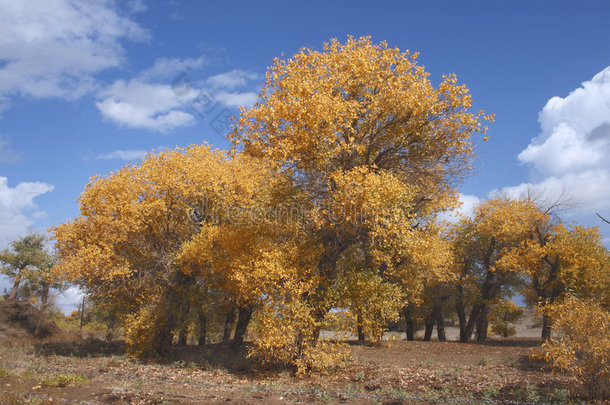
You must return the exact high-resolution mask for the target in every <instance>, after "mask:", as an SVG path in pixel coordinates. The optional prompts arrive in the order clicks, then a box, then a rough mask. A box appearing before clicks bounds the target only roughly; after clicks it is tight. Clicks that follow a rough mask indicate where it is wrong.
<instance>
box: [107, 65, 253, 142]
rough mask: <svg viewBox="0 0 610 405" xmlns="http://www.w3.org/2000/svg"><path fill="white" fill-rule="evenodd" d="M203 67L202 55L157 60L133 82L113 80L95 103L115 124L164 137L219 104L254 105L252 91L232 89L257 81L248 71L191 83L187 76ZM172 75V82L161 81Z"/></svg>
mask: <svg viewBox="0 0 610 405" xmlns="http://www.w3.org/2000/svg"><path fill="white" fill-rule="evenodd" d="M203 63H204V58H203V57H200V58H197V59H168V58H160V59H157V60H156V61H155V63H154V64H153V66H152V67H151V68H149V69H147V70H145V71H143V72H142V73H141V74H140V75H139V76H137V77H136V78H134V79H131V80H130V81H128V82H126V81H124V80H117V81H116V82H114V84H113V85H112V86H109V87H107V88H106V89H104V90H101V91H99V92H98V98H99V101H98V102H97V103H96V105H97V107H98V109H99V110H100V112H101V113H102V114H103V116H104V117H105V118H107V119H109V120H111V121H113V122H115V123H117V124H119V125H125V126H127V127H130V128H144V129H149V130H153V131H158V132H161V133H167V132H170V131H171V130H173V129H176V128H178V127H183V126H189V125H193V124H195V117H194V114H195V113H197V114H198V115H200V116H202V117H204V118H205V115H206V114H207V113H209V112H211V110H213V109H218V107H217V105H218V104H222V105H224V106H225V107H229V108H235V107H241V106H251V105H253V104H254V103H255V102H256V101H257V99H258V95H257V94H256V93H254V92H251V91H247V90H245V91H241V92H240V91H234V89H236V88H240V87H247V86H249V85H250V81H251V80H253V79H254V78H256V77H257V76H256V75H254V74H252V73H248V72H243V71H240V70H232V71H230V72H227V73H223V74H219V75H215V76H211V77H209V78H208V79H206V80H203V81H198V82H195V81H194V80H193V81H191V79H190V78H189V75H190V72H191V71H193V70H194V69H196V68H199V67H201V66H202V65H203ZM187 68H189V69H187ZM176 73H178V75H177V76H176V77H175V78H174V79H173V80H172V81H171V82H169V81H167V82H165V83H159V80H160V79H163V78H167V77H171V76H172V75H173V74H176Z"/></svg>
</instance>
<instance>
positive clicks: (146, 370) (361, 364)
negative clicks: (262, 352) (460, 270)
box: [0, 315, 582, 404]
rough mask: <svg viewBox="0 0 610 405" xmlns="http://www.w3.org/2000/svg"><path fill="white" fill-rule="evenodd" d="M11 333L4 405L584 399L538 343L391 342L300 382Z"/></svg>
mask: <svg viewBox="0 0 610 405" xmlns="http://www.w3.org/2000/svg"><path fill="white" fill-rule="evenodd" d="M0 316H2V315H0ZM5 319H6V317H5ZM12 329H15V327H11V326H10V325H8V324H7V323H4V324H3V325H1V326H0V404H23V403H32V404H46V403H89V404H169V403H171V404H201V403H210V404H218V403H236V404H280V403H282V404H283V403H295V404H296V403H307V404H309V403H350V404H351V403H355V404H368V403H383V404H411V403H437V402H452V401H453V402H457V401H460V402H466V403H469V402H470V403H474V400H488V401H517V402H521V403H526V402H527V403H542V402H545V403H550V402H554V403H567V401H568V400H572V401H574V400H580V399H582V392H581V389H580V387H579V385H578V384H577V383H576V381H575V380H574V379H573V378H571V377H569V376H567V375H562V374H557V375H554V374H552V373H551V372H549V371H548V370H544V369H543V368H542V366H543V365H542V364H540V363H538V362H535V361H532V360H530V358H529V355H530V353H531V351H532V350H533V349H535V348H536V347H538V346H539V344H540V341H539V340H538V339H535V338H522V337H517V338H505V339H502V338H495V339H492V340H489V341H487V342H485V343H469V344H462V343H457V342H437V341H432V342H423V341H413V342H407V341H404V340H387V341H385V342H383V344H382V346H381V347H370V346H366V345H358V344H356V343H355V342H351V343H349V344H350V348H351V357H352V362H351V363H350V364H349V365H348V366H347V367H345V368H344V369H341V370H336V371H334V372H329V373H325V374H322V375H313V376H310V377H301V378H297V377H295V376H293V375H292V374H291V372H290V371H289V370H282V369H261V368H260V367H257V366H256V364H255V363H254V362H253V361H252V360H251V359H249V358H248V357H247V353H248V346H247V345H246V346H240V347H228V346H222V345H208V346H205V347H198V346H186V347H181V346H176V347H175V349H174V351H173V353H172V358H171V360H167V361H164V362H160V361H136V360H133V359H130V358H128V357H127V356H126V355H124V353H123V345H122V344H121V343H113V344H106V343H104V342H103V341H100V340H95V339H80V340H79V339H47V340H45V341H42V340H40V339H39V340H31V339H29V340H28V339H23V338H19V336H18V335H19V334H17V335H15V333H14V332H15V331H14V330H13V331H12V332H11V330H12ZM17 329H19V328H17ZM19 330H21V332H19V333H22V332H23V328H21V329H19ZM389 336H390V339H393V338H395V337H396V336H395V335H394V336H393V335H392V334H390V335H389ZM62 375H63V377H65V378H68V381H70V379H73V380H74V382H73V383H68V384H63V383H62V384H56V385H60V386H59V387H52V386H49V384H50V385H53V382H56V383H57V382H58V381H61V380H60V377H62ZM49 381H50V382H51V383H49ZM64 385H65V386H64ZM75 385H77V386H75ZM78 385H81V386H78Z"/></svg>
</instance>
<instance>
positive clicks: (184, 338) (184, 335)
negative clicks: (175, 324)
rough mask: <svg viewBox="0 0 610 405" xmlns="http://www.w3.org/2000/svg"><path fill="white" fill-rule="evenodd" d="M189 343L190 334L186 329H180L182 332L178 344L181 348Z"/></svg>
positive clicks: (179, 334)
mask: <svg viewBox="0 0 610 405" xmlns="http://www.w3.org/2000/svg"><path fill="white" fill-rule="evenodd" d="M187 342H188V333H187V331H186V329H180V332H178V344H179V345H181V346H186V344H187Z"/></svg>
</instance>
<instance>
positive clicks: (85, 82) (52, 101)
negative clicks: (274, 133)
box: [0, 0, 610, 248]
mask: <svg viewBox="0 0 610 405" xmlns="http://www.w3.org/2000/svg"><path fill="white" fill-rule="evenodd" d="M608 20H610V2H608V1H588V2H576V1H573V2H564V1H536V2H533V1H511V2H489V1H461V2H455V1H445V2H442V1H439V2H432V1H430V2H424V1H419V2H414V1H401V2H399V1H394V2H389V1H378V2H360V1H350V2H347V1H341V2H340V1H335V2H333V1H308V2H301V3H296V2H288V1H285V2H280V1H267V2H265V1H259V2H245V1H244V2H229V1H226V2H219V1H218V2H217V1H214V2H211V1H210V2H200V1H185V0H173V1H170V2H161V1H158V2H152V1H150V2H146V1H105V0H95V1H88V2H77V1H71V0H52V1H51V0H32V1H27V2H24V1H22V0H0V248H2V247H5V246H6V244H7V242H8V241H10V240H12V239H14V238H15V237H17V236H18V235H20V234H23V233H24V232H27V231H28V230H44V229H46V228H48V227H49V226H51V225H53V224H56V223H59V222H64V221H66V220H68V219H69V218H71V217H74V216H75V215H77V213H78V206H77V204H76V198H77V197H78V195H79V194H80V192H81V191H82V190H83V188H84V186H85V185H86V183H87V182H88V179H89V178H90V177H91V176H93V175H96V174H102V175H103V174H107V173H109V172H111V171H113V170H116V169H118V168H120V167H121V166H122V165H124V164H126V163H127V162H128V161H132V162H137V161H138V159H139V158H140V157H141V156H142V154H143V153H145V152H149V151H151V150H153V149H160V148H173V147H176V146H186V145H189V144H192V143H201V142H208V143H210V144H212V145H213V146H216V147H219V148H226V147H227V145H228V144H227V142H226V140H225V139H224V136H223V128H224V127H225V126H226V120H224V118H226V116H228V115H230V114H234V113H236V112H237V107H238V106H239V105H249V104H252V103H253V102H254V101H255V100H256V95H257V93H258V91H259V89H260V85H261V82H262V79H263V77H264V73H265V69H266V67H267V66H269V65H270V64H271V60H272V58H274V57H277V56H281V55H282V54H284V55H286V56H290V55H292V54H293V53H295V52H296V51H298V49H299V48H301V47H303V46H307V47H311V48H315V49H320V48H321V46H322V44H323V43H324V42H325V41H328V40H329V39H330V38H333V37H336V38H338V39H340V40H342V41H344V40H345V38H346V36H347V35H353V36H361V35H371V36H372V39H373V41H374V42H380V41H387V42H388V43H389V44H390V46H393V47H398V48H400V49H401V50H407V49H409V50H411V51H417V52H420V55H421V56H420V63H422V64H424V65H425V66H426V68H427V70H428V71H429V72H430V73H431V78H432V80H433V81H438V79H439V78H440V76H441V74H443V73H456V74H457V75H458V78H459V80H460V81H462V82H464V83H466V85H467V86H468V87H469V88H470V89H471V91H472V94H473V98H474V100H475V108H484V109H485V110H486V111H488V112H494V113H495V114H496V122H495V123H494V124H492V126H491V128H490V131H489V135H490V138H489V141H488V142H487V143H484V144H477V154H478V156H479V157H478V158H477V161H476V165H475V167H476V171H475V173H473V176H471V177H470V178H469V179H468V180H467V181H466V183H465V184H464V186H463V187H462V188H461V192H462V193H463V200H464V202H465V208H464V209H465V210H466V211H468V209H469V207H470V206H471V205H472V204H473V203H475V202H476V201H478V200H479V199H483V198H485V197H486V196H488V195H489V194H490V193H491V192H493V191H494V190H503V191H505V192H508V193H511V194H515V195H516V194H518V193H519V192H521V191H522V190H523V189H524V188H525V187H526V185H527V184H530V185H531V186H532V187H534V188H537V189H539V190H541V191H543V192H544V193H546V194H547V195H549V196H551V197H552V196H554V195H556V194H558V193H560V192H561V191H562V190H565V191H566V192H567V193H568V195H569V197H570V199H571V202H572V203H573V204H574V208H572V209H571V210H570V211H567V212H565V213H564V215H565V219H566V220H567V221H572V220H576V221H579V222H582V223H584V224H586V225H600V228H601V230H602V233H604V234H605V235H610V232H609V229H610V226H605V225H604V224H601V221H599V220H598V219H597V217H596V216H595V212H599V213H600V214H602V215H606V216H608V217H610V159H607V158H606V157H607V156H608V155H609V153H610V41H609V40H608V23H607V22H608ZM606 242H608V239H606Z"/></svg>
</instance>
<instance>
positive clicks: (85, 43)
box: [0, 0, 148, 108]
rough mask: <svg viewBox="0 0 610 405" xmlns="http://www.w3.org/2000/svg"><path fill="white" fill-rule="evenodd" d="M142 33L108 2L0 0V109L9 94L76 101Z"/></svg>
mask: <svg viewBox="0 0 610 405" xmlns="http://www.w3.org/2000/svg"><path fill="white" fill-rule="evenodd" d="M123 39H128V40H132V41H144V40H147V39H148V33H147V31H145V30H144V29H142V28H141V27H140V26H139V25H138V24H136V23H135V22H133V21H132V20H130V19H129V18H127V17H125V16H121V15H119V14H118V13H117V11H116V10H115V2H113V1H111V0H92V1H87V2H76V1H71V0H28V1H22V0H0V106H4V107H5V108H6V105H7V103H8V100H10V97H12V96H15V95H25V96H32V97H36V98H44V97H61V98H68V99H73V98H78V97H80V96H81V95H83V94H85V93H87V92H90V91H93V90H94V89H95V88H97V84H96V82H95V75H96V74H98V73H99V72H101V71H103V70H105V69H108V68H112V67H117V66H120V65H121V63H122V62H123V54H124V50H123V48H122V46H121V40H123Z"/></svg>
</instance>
